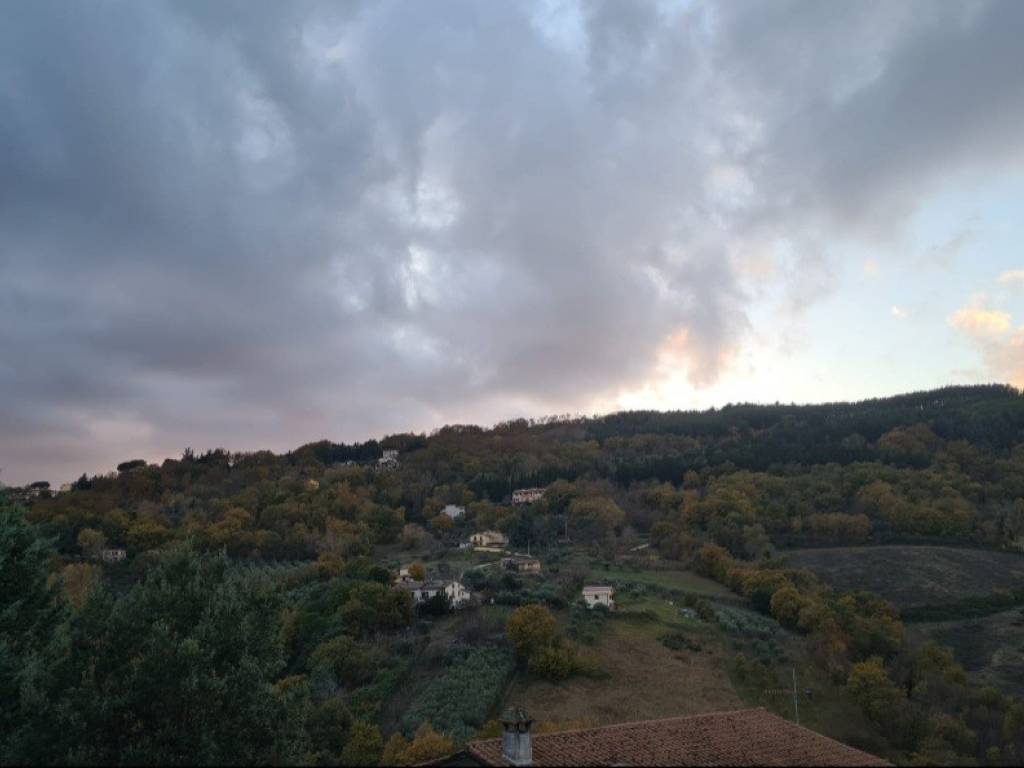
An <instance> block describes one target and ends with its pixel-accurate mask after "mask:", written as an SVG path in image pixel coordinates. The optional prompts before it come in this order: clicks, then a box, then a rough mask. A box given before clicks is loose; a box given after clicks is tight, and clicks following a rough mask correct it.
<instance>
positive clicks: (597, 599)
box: [583, 586, 615, 611]
mask: <svg viewBox="0 0 1024 768" xmlns="http://www.w3.org/2000/svg"><path fill="white" fill-rule="evenodd" d="M583 602H584V603H586V604H587V608H593V607H594V606H595V605H603V606H604V607H605V608H607V609H608V610H609V611H613V610H615V588H614V587H605V586H587V587H584V588H583Z"/></svg>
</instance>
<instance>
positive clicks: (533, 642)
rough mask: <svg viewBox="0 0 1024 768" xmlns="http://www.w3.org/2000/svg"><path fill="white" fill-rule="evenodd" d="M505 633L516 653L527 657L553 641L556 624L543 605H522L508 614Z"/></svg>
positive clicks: (556, 630)
mask: <svg viewBox="0 0 1024 768" xmlns="http://www.w3.org/2000/svg"><path fill="white" fill-rule="evenodd" d="M505 634H506V635H507V636H508V639H509V641H510V642H511V643H512V646H513V647H514V648H515V649H516V655H518V656H519V658H521V659H527V658H529V657H530V656H532V655H533V654H534V653H535V652H536V651H537V650H539V649H541V648H546V647H547V646H549V645H551V644H552V642H554V640H555V637H556V636H557V634H558V625H557V624H556V623H555V617H554V616H552V615H551V611H549V610H548V609H547V608H545V607H544V606H543V605H524V606H522V607H521V608H516V609H515V610H514V611H513V612H512V615H511V616H509V618H508V623H507V624H506V625H505Z"/></svg>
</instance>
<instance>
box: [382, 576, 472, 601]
mask: <svg viewBox="0 0 1024 768" xmlns="http://www.w3.org/2000/svg"><path fill="white" fill-rule="evenodd" d="M398 586H399V587H400V588H401V589H406V590H408V591H409V594H411V595H412V601H413V602H414V603H415V604H416V605H419V604H420V603H423V602H426V601H427V600H430V599H431V598H432V597H434V596H435V595H437V594H438V593H439V592H443V593H444V594H446V595H448V601H449V602H450V603H451V606H452V608H462V607H463V606H464V605H466V603H468V602H469V598H470V593H469V590H468V589H466V588H465V587H464V586H463V585H462V584H461V583H460V582H458V581H409V582H403V583H400V584H399V585H398Z"/></svg>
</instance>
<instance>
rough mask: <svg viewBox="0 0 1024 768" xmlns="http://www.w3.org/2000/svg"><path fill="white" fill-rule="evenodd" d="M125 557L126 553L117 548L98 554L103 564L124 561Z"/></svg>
mask: <svg viewBox="0 0 1024 768" xmlns="http://www.w3.org/2000/svg"><path fill="white" fill-rule="evenodd" d="M127 556H128V553H127V552H126V551H125V550H123V549H121V548H119V547H115V548H113V549H104V550H103V551H102V552H100V557H101V558H103V562H105V563H119V562H121V561H122V560H124V559H125V558H126V557H127Z"/></svg>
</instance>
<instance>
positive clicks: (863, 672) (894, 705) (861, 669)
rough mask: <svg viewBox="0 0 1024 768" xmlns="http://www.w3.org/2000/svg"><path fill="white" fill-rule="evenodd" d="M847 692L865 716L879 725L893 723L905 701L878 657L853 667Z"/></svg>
mask: <svg viewBox="0 0 1024 768" xmlns="http://www.w3.org/2000/svg"><path fill="white" fill-rule="evenodd" d="M846 690H847V692H848V693H849V694H850V696H851V697H853V699H854V700H855V701H856V702H857V703H858V704H859V705H860V707H861V709H862V710H864V714H865V715H867V716H868V718H869V719H870V720H872V721H873V722H875V723H878V724H882V723H887V722H892V721H893V719H894V718H895V717H896V716H897V714H898V711H899V707H900V705H901V703H902V702H903V699H904V696H903V692H902V691H901V690H900V689H899V688H898V687H896V685H895V684H894V683H893V682H892V680H890V679H889V675H888V674H887V673H886V671H885V667H884V666H882V660H881V659H880V658H878V657H877V656H876V657H874V658H871V659H868V660H867V661H862V662H860V663H858V664H854V665H853V668H852V669H851V670H850V677H849V678H848V679H847V681H846Z"/></svg>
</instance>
